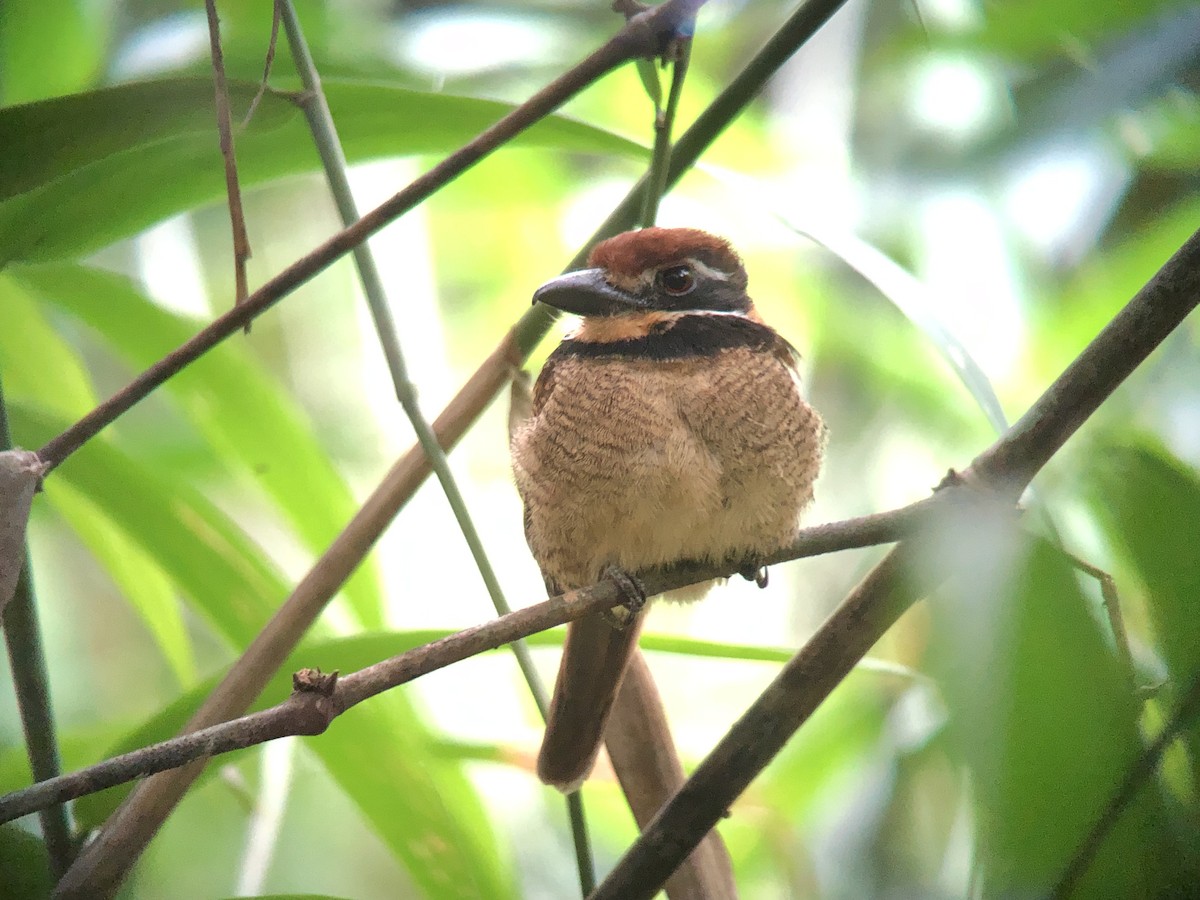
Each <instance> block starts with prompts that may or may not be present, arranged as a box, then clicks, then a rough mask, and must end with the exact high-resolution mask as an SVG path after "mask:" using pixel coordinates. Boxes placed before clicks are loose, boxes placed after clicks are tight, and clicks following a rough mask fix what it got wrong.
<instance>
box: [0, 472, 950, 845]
mask: <svg viewBox="0 0 1200 900" xmlns="http://www.w3.org/2000/svg"><path fill="white" fill-rule="evenodd" d="M954 490H959V488H955V489H952V490H951V491H948V492H942V493H940V494H939V495H936V496H934V497H930V498H926V499H925V500H921V501H918V502H916V503H913V504H910V505H909V506H905V507H902V508H900V509H895V510H891V511H889V512H883V513H875V514H873V515H870V516H863V517H860V518H856V519H847V520H845V521H842V522H832V523H829V524H826V525H820V526H817V527H815V528H805V529H802V530H801V531H800V534H799V535H798V536H797V538H796V540H795V541H793V542H792V544H791V546H789V547H787V548H785V549H784V550H781V551H779V552H778V553H776V554H775V555H774V556H773V557H772V558H771V559H770V560H769V562H770V563H771V564H775V563H779V562H785V561H788V560H792V559H800V558H803V557H809V556H819V555H822V554H825V553H832V552H835V551H838V550H843V549H852V548H857V547H864V546H868V545H873V544H879V543H885V542H891V541H897V540H900V539H902V538H904V537H906V536H908V535H911V534H913V533H914V532H915V531H917V530H919V529H920V528H922V527H925V526H928V525H929V523H930V522H931V521H933V520H934V518H935V517H936V516H938V515H939V514H940V512H941V511H942V510H943V509H945V508H946V507H947V505H949V504H950V503H952V502H953V501H954V497H953V493H954ZM735 572H736V566H734V565H730V564H727V565H723V566H722V565H708V566H701V565H694V566H688V567H686V568H685V567H675V568H672V569H664V570H660V571H655V572H649V573H646V574H645V575H644V576H643V579H642V580H643V583H644V584H645V587H646V591H647V593H648V594H658V593H661V592H662V591H666V590H670V589H672V588H676V587H683V586H685V585H687V584H693V583H696V582H698V581H708V580H710V579H712V578H719V577H727V576H730V575H733V574H735ZM620 599H621V594H620V590H619V589H618V588H617V587H616V586H615V585H614V584H613V583H612V582H609V581H601V582H599V583H597V584H594V585H591V586H590V587H586V588H582V589H580V590H577V591H570V592H568V593H566V594H562V595H560V596H557V597H551V598H550V599H549V600H546V601H544V602H542V603H538V604H535V605H533V606H528V607H525V608H523V609H519V610H516V611H515V612H510V613H508V614H506V615H503V616H500V617H499V618H497V619H494V620H492V621H490V622H488V623H486V624H484V625H478V626H475V627H474V628H468V629H466V630H464V631H460V632H456V633H454V634H451V635H448V636H446V637H444V638H440V639H438V640H435V641H433V642H431V643H428V644H425V645H423V646H421V647H416V648H414V649H412V650H409V651H408V652H406V653H402V654H400V655H399V656H394V657H391V658H390V659H386V660H383V661H382V662H379V663H375V664H374V665H372V666H368V667H366V668H364V669H360V670H359V671H357V672H354V673H352V674H350V675H345V676H341V677H340V678H339V679H338V682H337V686H336V688H335V689H334V691H333V693H332V697H333V700H334V703H333V706H332V707H330V708H329V709H328V710H327V712H330V713H331V715H330V717H329V718H330V719H332V718H333V716H336V715H338V714H340V713H342V712H344V711H346V710H347V709H349V708H351V707H352V706H355V705H357V704H359V703H362V702H363V701H364V700H368V699H370V698H371V697H374V696H376V695H378V694H380V693H383V692H384V691H387V690H390V689H392V688H394V687H397V686H399V685H401V684H406V683H407V682H409V681H412V680H414V679H416V678H419V677H421V676H422V675H427V674H429V673H430V672H434V671H436V670H438V669H441V668H444V667H446V666H448V665H451V664H452V663H456V662H461V661H462V660H464V659H467V658H469V657H471V656H474V655H476V654H479V653H483V652H485V651H488V650H494V649H496V648H497V647H501V646H504V645H506V644H510V643H512V642H513V641H516V640H520V639H522V638H524V637H527V636H528V635H530V634H533V633H535V632H539V631H544V630H545V629H547V628H553V627H554V626H556V625H561V624H563V623H565V622H570V621H574V620H575V619H578V618H580V617H582V616H584V615H587V614H589V613H591V612H594V611H598V610H601V609H608V608H610V607H612V606H613V605H614V604H616V603H619V602H620ZM293 701H294V698H292V700H289V701H285V702H284V703H283V704H280V705H279V706H275V707H271V708H270V709H267V710H263V711H261V712H257V713H253V714H251V715H248V716H243V717H242V718H240V719H235V720H233V721H228V722H222V723H219V724H216V725H213V726H210V727H207V728H204V729H199V730H197V731H193V732H191V733H189V734H187V735H183V736H182V737H177V738H172V739H170V740H168V741H163V742H161V743H158V744H155V745H153V746H151V747H147V748H143V749H141V750H135V751H133V752H131V753H126V754H122V755H121V756H117V757H113V758H112V759H109V760H105V761H104V762H101V763H97V764H96V765H94V766H89V767H88V768H86V769H81V770H80V771H78V772H73V773H71V774H70V775H65V776H61V777H59V778H56V779H53V780H52V781H51V782H42V783H39V784H35V785H33V786H31V787H29V788H25V789H23V790H20V791H14V792H13V793H11V794H7V795H5V796H3V797H0V822H7V821H11V820H12V819H14V818H17V817H18V816H23V815H26V814H28V813H30V812H33V811H34V810H37V809H39V808H41V806H42V805H44V804H47V803H54V802H59V801H60V800H62V799H74V798H76V797H81V796H84V795H85V794H90V793H95V792H96V791H100V790H105V789H107V788H110V787H113V786H114V785H117V784H122V783H123V782H126V781H130V780H132V779H134V778H138V777H141V776H144V775H148V774H152V773H154V772H161V771H165V770H166V769H171V768H176V767H179V766H183V765H185V764H187V763H189V762H192V761H194V760H197V759H201V758H205V757H209V756H214V755H217V754H219V753H227V752H230V751H232V750H240V749H242V748H244V747H249V746H252V745H253V744H256V743H262V742H263V741H265V740H273V739H274V738H276V737H280V736H283V735H285V734H319V733H320V732H321V731H323V730H324V727H321V728H316V727H315V726H314V719H313V713H312V711H311V710H309V709H308V708H307V707H304V709H303V711H302V712H298V711H297V707H296V705H295V704H294V702H293ZM289 703H293V705H292V706H289V705H288V704H289ZM285 707H286V708H287V709H288V710H291V712H290V713H288V712H286V711H284V708H285ZM289 715H290V716H294V717H295V718H294V720H293V719H289V718H288V716H289ZM327 724H328V722H326V725H327ZM289 729H292V730H289Z"/></svg>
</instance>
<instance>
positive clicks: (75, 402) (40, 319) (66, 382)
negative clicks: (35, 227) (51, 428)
mask: <svg viewBox="0 0 1200 900" xmlns="http://www.w3.org/2000/svg"><path fill="white" fill-rule="evenodd" d="M0 313H2V315H3V322H4V327H3V328H0V372H2V373H3V375H4V391H5V393H6V394H7V395H8V396H9V397H13V398H25V399H29V400H33V401H35V402H37V403H38V404H40V405H41V406H43V407H44V408H46V409H48V410H52V411H53V412H55V413H56V414H58V415H61V416H65V417H68V418H77V417H79V416H82V415H83V414H84V413H86V412H87V411H88V410H90V409H91V408H92V407H93V406H95V405H96V393H95V391H94V390H93V389H92V381H91V378H90V377H89V376H88V373H87V370H86V369H84V367H83V365H82V363H80V361H79V355H78V354H77V353H76V352H75V350H74V349H73V348H72V347H71V346H70V345H69V344H68V343H67V342H66V341H64V340H63V339H62V338H61V337H60V336H59V334H58V332H57V331H55V329H54V328H53V326H51V324H50V323H49V322H47V321H46V317H45V315H44V314H43V311H42V310H41V309H40V308H39V307H38V302H37V298H36V297H35V296H34V295H32V294H31V293H30V292H29V291H28V290H27V289H26V288H25V286H24V285H22V284H21V283H19V282H18V281H17V280H16V279H14V278H13V277H12V275H11V274H9V273H7V272H5V273H0Z"/></svg>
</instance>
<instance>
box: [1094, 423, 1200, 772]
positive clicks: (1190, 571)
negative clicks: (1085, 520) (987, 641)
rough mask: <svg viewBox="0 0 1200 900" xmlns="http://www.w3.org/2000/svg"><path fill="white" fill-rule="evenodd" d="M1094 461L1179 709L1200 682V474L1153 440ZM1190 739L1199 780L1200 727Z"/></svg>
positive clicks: (1100, 494)
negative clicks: (1199, 532)
mask: <svg viewBox="0 0 1200 900" xmlns="http://www.w3.org/2000/svg"><path fill="white" fill-rule="evenodd" d="M1088 458H1089V459H1091V460H1094V461H1095V464H1094V466H1093V469H1092V472H1091V473H1089V476H1088V481H1089V483H1090V491H1089V493H1090V499H1091V503H1092V507H1093V509H1094V510H1095V512H1096V515H1097V518H1098V520H1099V521H1100V522H1101V523H1102V525H1103V527H1104V529H1105V532H1106V533H1107V535H1108V537H1109V539H1110V540H1111V541H1112V542H1113V544H1114V545H1115V546H1116V547H1118V548H1120V549H1121V550H1122V551H1123V552H1124V554H1125V556H1126V558H1128V559H1129V560H1130V562H1131V563H1132V565H1133V569H1134V571H1135V572H1136V573H1137V575H1138V578H1139V579H1140V580H1141V582H1142V584H1143V585H1144V586H1145V589H1146V602H1147V604H1148V606H1149V610H1150V615H1151V618H1152V620H1153V623H1154V633H1155V637H1156V638H1157V642H1156V646H1157V648H1158V650H1159V652H1160V653H1161V654H1162V658H1163V661H1164V662H1165V663H1166V667H1167V672H1168V673H1169V675H1170V682H1169V684H1168V685H1167V696H1168V697H1170V698H1171V700H1172V702H1171V703H1170V704H1169V706H1170V707H1171V708H1174V707H1175V706H1176V705H1177V704H1178V702H1179V700H1180V695H1181V694H1182V693H1183V692H1185V691H1186V690H1187V689H1188V686H1189V685H1191V684H1192V682H1193V681H1194V680H1195V679H1196V678H1197V677H1200V556H1197V553H1196V533H1197V527H1198V523H1200V473H1197V471H1196V470H1195V469H1193V468H1191V467H1190V466H1187V465H1185V464H1184V463H1182V462H1181V461H1180V460H1178V459H1177V458H1175V457H1174V456H1173V455H1171V454H1170V453H1169V452H1168V451H1167V450H1166V449H1165V448H1163V447H1160V446H1152V445H1150V444H1149V443H1140V444H1135V445H1126V446H1120V445H1114V444H1108V445H1105V446H1103V447H1101V448H1099V449H1098V450H1097V452H1094V453H1091V454H1089V455H1088ZM1183 739H1184V742H1185V744H1186V746H1187V750H1188V757H1189V758H1190V761H1191V765H1192V773H1193V777H1194V778H1197V779H1200V723H1195V724H1194V725H1193V726H1192V727H1191V728H1189V729H1187V730H1186V731H1185V732H1184V734H1183ZM1197 786H1200V781H1197Z"/></svg>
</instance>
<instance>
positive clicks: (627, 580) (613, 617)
mask: <svg viewBox="0 0 1200 900" xmlns="http://www.w3.org/2000/svg"><path fill="white" fill-rule="evenodd" d="M600 577H601V578H603V579H604V580H606V581H611V582H612V583H613V584H615V585H616V586H617V593H619V594H620V595H621V606H619V607H613V608H612V609H606V610H602V611H601V613H600V615H601V616H602V617H603V618H604V621H606V622H608V624H609V625H611V626H612V627H613V628H614V629H616V630H617V631H624V630H625V629H626V628H628V627H629V626H630V624H631V623H632V622H633V621H634V619H636V618H637V616H638V613H640V612H641V611H642V609H643V608H645V606H646V588H645V587H644V586H643V585H642V583H641V582H640V581H638V579H637V578H636V577H634V576H633V575H631V574H630V573H628V572H626V571H625V570H624V569H622V568H621V567H620V566H605V568H604V571H603V572H602V573H601V574H600ZM618 609H619V610H621V612H620V613H618V612H617V610H618Z"/></svg>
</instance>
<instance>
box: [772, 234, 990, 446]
mask: <svg viewBox="0 0 1200 900" xmlns="http://www.w3.org/2000/svg"><path fill="white" fill-rule="evenodd" d="M785 223H786V218H785ZM788 227H789V228H792V230H794V231H796V232H797V233H798V234H802V235H804V236H805V237H807V238H809V239H810V240H812V241H814V242H816V243H818V244H820V245H821V246H822V247H824V248H825V249H826V250H828V251H829V252H830V253H832V254H833V255H834V256H836V257H838V258H839V259H840V260H842V262H844V263H846V265H848V266H850V268H852V269H854V271H856V272H858V274H859V275H861V276H862V277H863V278H865V279H866V280H867V281H869V282H870V283H871V284H873V285H874V286H875V288H876V289H877V290H878V291H879V293H880V294H882V295H883V296H884V298H885V299H887V300H888V301H889V302H890V303H891V304H892V305H893V306H895V307H896V309H898V310H899V311H900V313H901V315H903V316H904V317H905V318H906V319H908V321H909V322H911V323H912V324H913V326H915V327H916V328H917V329H918V330H919V331H920V332H921V334H922V335H924V337H925V339H926V340H927V341H929V343H930V344H932V345H933V347H934V349H936V350H937V352H938V355H939V356H941V358H942V360H943V361H944V362H945V363H946V365H948V366H949V367H950V370H951V371H952V372H953V373H954V375H955V376H956V377H957V378H958V380H959V381H960V382H961V383H962V385H963V387H965V388H966V389H967V391H968V392H970V394H971V397H972V398H974V400H975V403H976V405H977V406H978V407H979V409H980V411H982V412H983V414H984V416H986V417H987V420H988V423H989V424H990V425H991V426H992V428H993V429H995V431H996V433H997V434H1002V433H1003V432H1004V431H1005V430H1006V429H1007V428H1008V419H1007V417H1006V416H1005V415H1004V408H1003V407H1002V406H1001V405H1000V398H999V397H997V396H996V391H995V388H993V387H992V383H991V381H990V380H989V379H988V377H987V374H986V373H985V372H984V371H983V369H982V368H981V367H980V365H979V363H977V362H976V361H975V358H974V357H973V356H971V354H970V353H969V352H968V351H967V348H966V347H965V346H964V345H963V343H962V341H960V340H959V339H958V338H957V337H955V336H954V334H952V333H951V332H950V331H949V329H947V328H946V326H945V325H943V324H942V321H941V319H940V318H939V317H938V315H937V314H936V312H935V311H934V308H933V304H932V303H931V302H930V300H929V298H928V296H927V293H928V291H927V289H926V287H925V286H924V285H923V284H921V282H920V281H918V280H917V278H916V277H915V276H914V275H912V274H911V273H909V272H908V271H907V270H905V269H904V268H902V267H901V266H900V265H899V264H898V263H896V262H895V261H894V260H892V259H891V258H890V257H889V256H887V254H885V253H883V252H882V251H881V250H879V249H877V248H875V247H874V246H872V245H871V244H868V243H867V242H866V241H864V240H862V239H861V238H859V237H857V236H855V235H854V234H852V233H850V232H843V233H838V232H835V231H833V230H831V229H827V228H821V229H819V230H816V231H814V230H812V229H804V228H799V227H797V226H795V225H791V224H788Z"/></svg>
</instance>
